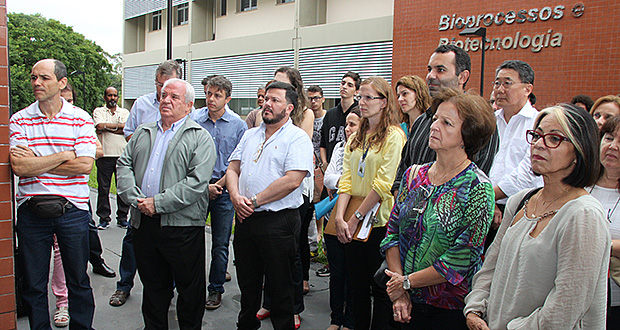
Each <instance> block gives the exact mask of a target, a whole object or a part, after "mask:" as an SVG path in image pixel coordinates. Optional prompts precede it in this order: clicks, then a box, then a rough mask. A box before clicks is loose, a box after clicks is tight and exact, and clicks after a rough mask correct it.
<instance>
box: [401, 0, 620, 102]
mask: <svg viewBox="0 0 620 330" xmlns="http://www.w3.org/2000/svg"><path fill="white" fill-rule="evenodd" d="M579 3H581V4H583V5H584V6H583V7H579V6H576V5H577V4H579ZM558 6H560V7H558ZM545 7H548V8H545ZM561 7H563V9H562V8H561ZM582 8H583V10H581V9H582ZM580 10H581V16H579V17H575V16H576V15H575V14H574V13H573V12H575V13H579V12H580ZM511 11H512V12H513V13H509V12H511ZM500 12H501V13H502V14H499V15H498V13H500ZM618 12H620V1H617V0H591V1H581V2H580V1H566V0H560V1H540V0H536V1H523V0H513V1H506V0H498V1H469V2H463V1H453V0H443V1H429V0H423V1H409V0H395V1H394V34H393V40H394V52H393V64H392V74H393V76H392V81H397V80H398V79H399V78H400V77H402V76H404V75H407V74H414V75H419V76H421V77H425V76H426V72H427V69H426V65H427V64H428V59H429V56H430V54H431V53H432V52H433V50H434V49H435V48H436V47H437V46H438V45H439V42H440V38H447V40H448V41H453V40H452V38H454V41H459V40H460V41H461V42H463V46H462V47H463V48H465V42H466V39H467V37H460V36H459V32H460V31H462V30H463V28H460V29H459V28H458V27H460V26H462V25H463V23H464V22H465V23H468V24H471V23H473V21H475V23H473V24H474V26H475V24H478V26H480V27H486V28H487V39H488V40H493V39H494V38H498V39H496V40H495V42H494V43H493V45H492V46H493V49H488V50H487V51H486V53H485V56H486V61H485V62H486V63H485V75H484V94H485V95H483V96H484V97H485V98H488V97H489V95H490V93H491V90H492V88H491V84H492V82H493V80H494V77H495V68H496V67H497V66H498V65H500V64H501V63H502V62H503V61H505V60H511V59H518V60H523V61H525V62H527V63H529V64H530V65H531V66H532V68H533V69H534V71H535V73H536V79H535V83H534V94H535V95H536V97H537V103H536V107H537V108H538V109H542V108H544V107H545V106H548V105H552V104H555V103H558V102H568V101H570V100H571V98H572V97H573V96H575V95H577V94H587V95H590V97H592V98H593V99H594V100H596V98H598V97H600V96H603V95H608V94H619V93H620V79H618V77H619V76H620V38H619V37H618V35H619V33H620V20H618V19H617V14H618ZM454 14H456V15H455V16H454V25H452V18H453V15H454ZM442 15H445V16H444V18H443V19H442ZM459 17H462V19H459ZM468 17H469V19H470V20H469V21H468ZM528 18H529V19H530V20H533V19H534V18H535V20H534V21H533V22H531V21H529V20H528ZM558 18H559V19H558ZM519 21H523V22H522V23H519ZM485 23H487V24H489V23H490V24H489V25H488V26H486V25H485ZM497 23H500V24H497ZM440 28H442V29H444V30H441V31H440ZM550 30H551V31H550ZM558 33H560V34H561V42H560V40H559V36H558V35H557V34H558ZM517 34H518V41H519V44H517V45H516V47H515V45H514V39H515V37H517ZM508 37H509V38H508ZM476 39H477V41H473V40H476ZM498 41H500V48H501V49H500V50H498V49H497V47H495V46H497V43H498ZM472 42H473V45H474V50H476V51H471V45H472ZM502 43H503V44H502ZM467 44H468V45H467V46H468V47H467V48H468V49H469V55H470V57H471V60H472V74H471V77H470V80H469V82H468V84H467V86H466V89H473V88H475V89H476V90H479V88H480V60H481V51H480V50H479V48H480V37H477V38H470V41H469V42H467ZM541 44H542V46H541ZM532 45H534V46H532ZM459 46H460V45H459ZM509 46H510V48H509ZM508 48H509V49H508ZM515 48H516V49H515ZM533 50H534V51H533ZM536 50H537V51H536Z"/></svg>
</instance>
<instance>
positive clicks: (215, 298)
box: [205, 292, 222, 311]
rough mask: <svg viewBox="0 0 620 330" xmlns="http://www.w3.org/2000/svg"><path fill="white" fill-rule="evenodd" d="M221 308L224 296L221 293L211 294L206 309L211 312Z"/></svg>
mask: <svg viewBox="0 0 620 330" xmlns="http://www.w3.org/2000/svg"><path fill="white" fill-rule="evenodd" d="M220 306H222V294H221V293H219V292H209V297H207V302H206V303H205V308H206V309H208V310H210V311H211V310H214V309H218V308H220Z"/></svg>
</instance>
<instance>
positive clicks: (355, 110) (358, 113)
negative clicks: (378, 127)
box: [349, 104, 362, 118]
mask: <svg viewBox="0 0 620 330" xmlns="http://www.w3.org/2000/svg"><path fill="white" fill-rule="evenodd" d="M349 114H354V115H356V116H358V117H360V118H362V112H361V111H360V106H359V104H356V105H354V106H352V107H351V108H350V109H349Z"/></svg>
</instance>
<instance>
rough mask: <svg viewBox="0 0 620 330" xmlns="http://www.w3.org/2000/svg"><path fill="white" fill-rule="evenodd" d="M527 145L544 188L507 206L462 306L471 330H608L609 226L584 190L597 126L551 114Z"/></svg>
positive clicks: (577, 115) (566, 112)
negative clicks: (606, 323) (606, 329)
mask: <svg viewBox="0 0 620 330" xmlns="http://www.w3.org/2000/svg"><path fill="white" fill-rule="evenodd" d="M527 140H528V142H529V143H530V144H531V145H532V147H531V157H532V170H533V171H534V172H535V173H537V174H539V175H542V177H543V179H544V187H543V188H542V189H540V190H538V191H523V192H521V193H519V194H517V195H515V196H513V197H511V198H510V199H509V200H508V204H507V206H506V212H505V213H504V218H503V221H502V224H501V226H500V229H499V231H498V233H497V237H496V238H495V241H494V242H493V244H492V245H491V247H490V248H489V251H488V252H487V255H486V259H485V262H484V265H483V267H482V269H481V270H480V271H479V272H478V273H477V274H476V275H475V277H474V280H473V287H472V291H471V292H470V293H469V295H468V296H467V297H466V299H465V303H466V306H465V309H464V313H465V315H466V317H467V325H468V327H469V329H493V330H496V329H605V316H606V314H605V313H606V295H607V268H608V265H609V251H610V246H611V240H610V236H609V222H608V221H607V219H606V218H605V215H604V214H603V209H602V206H601V204H600V203H599V202H598V201H597V200H596V199H595V198H593V197H592V196H590V195H589V194H588V192H587V191H586V190H585V189H584V187H586V186H591V185H592V184H594V182H595V181H596V179H597V178H598V172H599V166H600V165H599V161H598V155H599V143H598V129H597V127H596V123H595V122H594V120H592V117H591V116H590V115H589V114H588V113H586V112H585V111H584V110H581V109H577V108H576V107H574V106H572V105H566V104H562V105H558V106H553V107H550V108H547V109H545V110H543V111H542V112H541V113H540V114H539V115H538V118H537V119H536V123H535V129H534V130H530V131H528V132H527ZM521 205H523V207H521Z"/></svg>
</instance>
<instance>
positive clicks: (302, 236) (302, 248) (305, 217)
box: [299, 196, 314, 290]
mask: <svg viewBox="0 0 620 330" xmlns="http://www.w3.org/2000/svg"><path fill="white" fill-rule="evenodd" d="M306 198H307V197H306V196H304V205H303V206H302V208H305V210H304V209H302V208H300V209H299V215H300V216H301V230H300V232H299V255H300V256H301V274H302V276H303V280H304V281H308V280H309V279H310V274H309V273H310V243H309V242H308V227H309V226H310V222H311V221H312V216H313V214H314V204H313V203H311V202H310V201H309V200H308V203H305V199H306ZM302 290H303V287H302Z"/></svg>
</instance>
